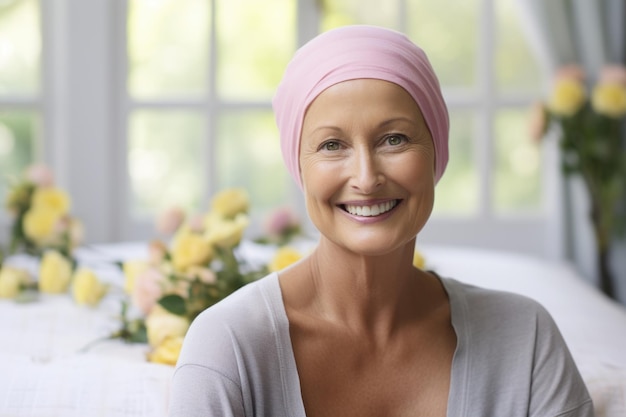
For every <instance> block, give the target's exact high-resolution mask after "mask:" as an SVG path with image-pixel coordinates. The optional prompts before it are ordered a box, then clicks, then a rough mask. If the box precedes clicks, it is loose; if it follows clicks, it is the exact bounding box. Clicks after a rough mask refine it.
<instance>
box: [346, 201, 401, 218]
mask: <svg viewBox="0 0 626 417" xmlns="http://www.w3.org/2000/svg"><path fill="white" fill-rule="evenodd" d="M399 202H400V200H390V201H385V202H384V203H378V204H367V205H355V204H343V205H342V206H341V207H342V208H343V209H344V210H345V211H347V212H348V213H350V214H352V215H353V216H361V217H375V216H380V215H381V214H384V213H387V212H388V211H390V210H392V209H393V208H394V207H396V206H397V205H398V203H399Z"/></svg>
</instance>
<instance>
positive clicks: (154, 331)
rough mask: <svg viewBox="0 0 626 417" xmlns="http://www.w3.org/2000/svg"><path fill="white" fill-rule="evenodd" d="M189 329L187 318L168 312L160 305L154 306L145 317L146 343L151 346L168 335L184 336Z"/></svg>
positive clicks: (158, 343) (156, 344) (154, 345)
mask: <svg viewBox="0 0 626 417" xmlns="http://www.w3.org/2000/svg"><path fill="white" fill-rule="evenodd" d="M188 329H189V319H187V317H183V316H178V315H176V314H172V313H170V312H168V311H167V310H166V309H164V308H163V307H161V306H160V305H158V304H157V305H156V306H154V308H153V309H152V311H151V312H150V314H149V315H148V317H146V331H147V334H148V343H149V344H150V346H152V347H153V348H156V347H157V346H159V345H160V344H161V343H163V341H164V340H165V339H167V338H168V337H184V336H185V334H186V333H187V330H188Z"/></svg>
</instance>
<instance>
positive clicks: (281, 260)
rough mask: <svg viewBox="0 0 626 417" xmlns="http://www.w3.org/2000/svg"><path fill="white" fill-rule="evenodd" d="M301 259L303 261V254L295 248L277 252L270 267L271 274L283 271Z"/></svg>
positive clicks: (282, 249)
mask: <svg viewBox="0 0 626 417" xmlns="http://www.w3.org/2000/svg"><path fill="white" fill-rule="evenodd" d="M300 259H302V254H301V253H300V252H298V251H297V250H295V249H293V248H290V247H288V246H285V247H282V248H280V249H278V250H277V251H276V254H275V255H274V257H273V258H272V261H271V262H270V263H269V265H268V269H269V270H270V271H271V272H277V271H280V270H281V269H285V268H287V267H288V266H289V265H291V264H294V263H296V262H298V261H299V260H300Z"/></svg>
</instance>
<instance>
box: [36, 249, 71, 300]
mask: <svg viewBox="0 0 626 417" xmlns="http://www.w3.org/2000/svg"><path fill="white" fill-rule="evenodd" d="M71 280H72V263H71V262H70V261H69V259H67V258H66V257H64V256H63V255H61V254H60V253H59V252H57V251H47V252H45V253H44V255H43V257H42V259H41V264H40V265H39V291H41V292H45V293H50V294H59V293H62V292H65V291H67V287H68V286H69V285H70V281H71Z"/></svg>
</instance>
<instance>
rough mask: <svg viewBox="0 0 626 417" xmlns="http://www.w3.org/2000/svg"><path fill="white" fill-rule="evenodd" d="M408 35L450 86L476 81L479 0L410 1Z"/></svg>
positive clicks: (443, 82)
mask: <svg viewBox="0 0 626 417" xmlns="http://www.w3.org/2000/svg"><path fill="white" fill-rule="evenodd" d="M407 2H408V15H407V24H406V27H407V35H409V37H410V38H411V39H412V40H413V41H414V42H415V43H417V44H418V45H419V46H421V47H422V48H423V49H424V51H426V54H427V55H428V57H429V58H430V61H431V63H432V65H433V68H434V69H435V72H437V75H438V76H439V81H440V82H441V84H442V85H444V86H446V87H471V86H473V85H474V84H475V82H476V65H477V50H478V49H477V45H478V39H477V35H478V33H479V31H478V28H479V26H478V24H479V15H478V12H479V11H480V9H481V8H480V7H479V6H480V4H479V3H480V1H479V0H464V1H459V0H437V1H432V0H407Z"/></svg>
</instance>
